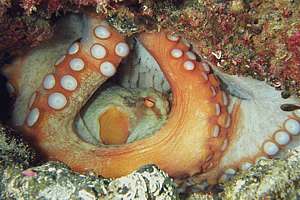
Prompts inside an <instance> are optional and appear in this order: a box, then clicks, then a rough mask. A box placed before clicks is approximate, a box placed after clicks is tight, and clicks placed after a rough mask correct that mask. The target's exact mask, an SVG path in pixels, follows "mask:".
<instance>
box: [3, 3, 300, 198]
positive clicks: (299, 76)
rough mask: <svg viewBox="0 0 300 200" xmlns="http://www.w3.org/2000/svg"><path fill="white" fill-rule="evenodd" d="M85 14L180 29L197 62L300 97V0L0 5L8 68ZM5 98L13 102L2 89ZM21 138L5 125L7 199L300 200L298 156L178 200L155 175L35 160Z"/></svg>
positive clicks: (125, 27) (168, 182)
mask: <svg viewBox="0 0 300 200" xmlns="http://www.w3.org/2000/svg"><path fill="white" fill-rule="evenodd" d="M80 9H94V10H95V12H98V13H101V14H104V15H106V18H107V20H108V21H109V23H110V24H111V25H113V26H114V27H116V28H117V29H118V30H119V31H120V32H121V33H123V34H125V35H132V34H134V33H138V32H142V31H145V30H147V31H151V30H156V29H160V28H162V27H164V28H167V29H168V28H169V29H170V28H172V29H171V30H172V31H174V32H177V33H180V34H182V35H184V36H185V37H186V38H189V39H190V40H191V41H194V42H193V44H195V47H194V48H195V49H198V53H199V54H201V55H202V56H204V57H205V58H206V59H208V60H209V61H211V62H212V63H214V64H215V65H216V66H218V67H219V69H220V70H222V71H224V72H226V73H230V74H238V75H243V76H252V77H253V78H256V79H259V80H265V81H266V82H268V83H269V84H271V85H272V86H274V87H276V88H278V89H283V90H284V92H283V96H288V95H290V94H297V93H298V94H299V89H300V68H299V64H300V59H299V58H300V57H299V54H300V52H299V51H300V50H299V45H300V32H299V25H300V20H299V19H300V18H299V15H300V1H258V0H257V1H242V0H232V1H216V0H207V1H201V0H198V1H196V0H187V1H183V0H181V1H180V0H173V1H171V0H169V1H150V0H141V1H133V0H132V1H131V0H128V1H117V0H116V1H94V0H86V1H76V0H75V1H73V0H70V1H59V0H50V1H41V0H33V1H32V0H30V1H28V0H23V1H10V0H0V16H1V18H0V56H1V62H0V63H1V64H3V63H7V62H9V61H10V60H11V59H12V58H13V57H14V56H16V55H20V54H21V53H22V51H24V50H26V49H28V48H31V47H33V46H37V45H38V44H40V43H41V42H42V41H45V40H47V39H49V38H51V36H52V33H53V32H52V31H53V27H55V22H56V20H57V19H59V18H61V17H63V16H64V14H65V13H67V12H78V11H79V10H80ZM0 94H1V96H0V99H1V102H7V100H8V98H5V96H7V93H6V92H5V91H4V89H3V87H2V89H1V91H0ZM7 97H8V96H7ZM2 105H5V106H2V108H1V109H2V110H1V112H2V113H1V116H2V115H3V116H4V117H2V118H3V119H5V116H6V114H5V113H6V112H7V106H6V103H2ZM3 121H4V120H3ZM15 135H16V134H15V133H14V131H13V130H11V129H10V128H7V127H6V126H4V125H1V132H0V152H1V154H0V170H1V172H0V174H1V175H0V179H1V183H0V199H179V198H181V199H183V198H188V199H264V198H267V199H297V198H299V197H298V196H299V183H298V182H299V181H298V180H299V174H300V168H299V166H300V165H299V162H300V150H299V151H298V150H297V149H296V150H294V151H291V152H290V153H289V154H288V156H287V157H286V158H285V159H280V160H261V161H259V162H258V163H257V164H256V165H255V166H254V167H252V168H251V169H250V170H249V171H248V172H244V173H242V174H239V175H237V176H235V177H234V178H233V179H232V180H231V181H228V182H226V183H224V184H223V185H218V186H214V187H211V188H208V189H207V192H206V193H204V192H203V193H199V192H193V191H189V192H186V193H184V194H179V191H178V190H177V188H176V183H175V182H174V181H173V180H172V179H171V178H169V177H168V175H167V174H166V173H164V172H162V171H161V170H159V169H158V168H157V167H155V166H152V165H151V166H145V167H142V168H141V169H139V170H137V171H135V172H133V173H132V174H130V175H128V176H125V177H122V178H119V179H114V180H112V179H104V178H101V177H97V176H95V175H94V174H93V173H89V174H86V175H82V174H78V173H75V172H72V171H71V170H70V169H69V168H68V167H67V166H65V165H64V164H62V163H57V162H48V163H43V162H41V161H36V159H35V157H36V155H35V152H34V150H32V149H31V148H30V147H28V146H27V145H25V144H23V142H22V140H21V139H20V138H16V137H15Z"/></svg>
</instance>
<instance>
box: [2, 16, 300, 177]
mask: <svg viewBox="0 0 300 200" xmlns="http://www.w3.org/2000/svg"><path fill="white" fill-rule="evenodd" d="M64 20H65V22H61V24H62V25H61V27H63V28H65V30H66V31H64V33H59V31H58V33H57V36H55V37H54V38H53V39H52V41H51V42H49V43H47V44H44V46H41V47H38V48H39V49H38V48H37V49H34V50H32V51H31V52H28V53H27V54H26V55H25V56H23V57H22V58H19V59H17V60H16V61H15V62H14V63H13V64H11V65H8V66H6V67H5V68H4V69H3V73H4V74H5V75H6V76H7V78H8V81H9V84H11V87H13V88H15V91H14V92H13V93H12V95H13V94H14V95H16V103H15V109H14V111H13V118H12V120H11V123H12V124H13V125H14V126H15V127H19V128H20V129H22V130H23V131H24V133H25V135H26V136H27V137H28V138H29V140H32V141H34V146H37V148H38V149H39V150H40V151H41V153H42V154H43V155H45V157H46V158H47V159H49V160H60V161H62V162H64V163H66V164H67V165H69V166H70V167H71V168H72V169H73V170H76V171H80V172H84V171H89V170H91V171H94V172H96V173H97V174H99V175H102V176H104V177H120V176H123V175H127V174H128V173H130V172H132V171H134V170H135V169H137V168H139V167H140V166H142V165H146V164H156V165H158V166H159V167H160V168H161V169H163V170H165V171H166V172H167V173H168V174H169V175H170V176H172V177H174V178H176V179H184V180H186V179H188V180H189V181H190V182H194V183H199V182H201V181H203V180H207V181H208V182H209V183H215V182H217V181H219V180H220V181H224V180H225V181H226V180H228V179H229V178H230V177H231V176H233V175H234V174H235V173H236V172H237V171H238V170H247V169H248V168H249V167H251V166H252V165H253V164H254V163H255V162H256V160H258V159H260V158H262V157H266V158H271V157H276V156H280V154H281V153H283V152H284V151H285V149H288V148H293V146H297V144H299V142H300V141H299V138H298V135H299V134H300V111H299V109H298V110H297V109H296V110H293V111H283V110H281V109H280V106H281V105H284V104H292V105H294V104H295V105H297V104H299V99H297V98H296V97H293V96H291V97H290V98H288V99H282V98H281V95H280V91H276V90H274V89H273V88H272V87H270V86H267V85H266V84H265V83H264V82H260V81H256V80H253V79H250V78H247V77H238V76H230V75H227V74H224V73H222V72H220V71H218V69H217V68H216V67H215V66H214V65H212V64H211V63H209V62H207V61H205V60H204V59H202V60H201V59H199V58H201V55H200V54H198V53H197V49H193V44H190V43H189V42H188V41H187V40H185V39H184V38H181V36H180V35H176V34H173V33H172V32H170V31H168V30H161V31H159V32H151V33H147V32H146V33H141V34H139V35H136V36H135V37H134V38H133V39H132V38H130V39H128V38H125V37H123V36H122V35H121V34H120V33H118V32H117V31H116V30H115V29H114V28H113V27H111V26H110V25H109V24H108V23H106V22H105V21H104V20H103V19H102V18H101V16H97V15H93V14H84V15H83V16H77V15H72V16H69V17H66V18H65V19H64ZM69 32H70V33H69ZM63 38H67V39H63ZM78 38H80V39H78ZM55 45H57V46H55ZM62 52H65V53H62ZM36 58H39V59H38V60H36V61H34V62H33V60H34V59H36ZM37 66H39V67H37ZM111 77H113V78H111ZM115 79H118V80H117V81H116V82H115ZM107 82H108V84H107ZM105 84H107V85H105ZM110 84H111V85H113V86H112V87H111V85H110ZM116 85H117V86H116ZM99 88H100V90H99Z"/></svg>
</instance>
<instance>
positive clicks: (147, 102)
mask: <svg viewBox="0 0 300 200" xmlns="http://www.w3.org/2000/svg"><path fill="white" fill-rule="evenodd" d="M144 105H145V106H146V107H147V108H152V107H153V106H155V100H154V99H153V98H151V97H145V98H144Z"/></svg>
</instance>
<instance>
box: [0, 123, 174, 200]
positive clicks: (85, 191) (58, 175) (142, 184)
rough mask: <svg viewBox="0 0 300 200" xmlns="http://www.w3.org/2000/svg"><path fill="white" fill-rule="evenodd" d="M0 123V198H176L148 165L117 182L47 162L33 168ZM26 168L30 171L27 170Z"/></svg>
mask: <svg viewBox="0 0 300 200" xmlns="http://www.w3.org/2000/svg"><path fill="white" fill-rule="evenodd" d="M13 135H16V133H15V132H14V131H13V130H11V129H9V128H6V127H5V126H3V125H2V124H0V152H1V154H0V174H1V175H0V199H25V200H31V199H36V198H43V199H99V198H100V199H101V198H104V199H122V198H127V199H137V200H138V199H170V200H172V199H177V197H178V196H177V195H178V194H177V192H176V190H175V184H174V183H173V181H172V179H171V178H169V177H168V176H167V175H166V174H165V173H164V172H163V171H161V170H159V169H158V168H157V167H155V166H153V165H148V166H144V167H142V168H140V169H139V170H137V171H135V172H133V173H131V174H129V175H128V176H124V177H122V178H120V179H115V180H112V179H104V178H101V177H97V176H95V175H93V173H92V172H90V174H87V175H83V174H78V173H75V172H72V171H71V170H70V169H69V168H68V167H67V166H66V165H64V164H62V163H58V162H48V163H45V164H43V165H41V166H36V167H34V166H33V160H34V158H35V153H34V152H33V151H32V150H31V149H30V148H29V147H28V145H25V144H24V143H22V140H21V139H19V140H16V139H14V137H13ZM29 167H30V168H29Z"/></svg>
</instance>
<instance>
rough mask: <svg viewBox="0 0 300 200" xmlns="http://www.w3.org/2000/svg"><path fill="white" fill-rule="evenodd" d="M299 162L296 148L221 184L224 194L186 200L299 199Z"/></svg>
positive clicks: (203, 195)
mask: <svg viewBox="0 0 300 200" xmlns="http://www.w3.org/2000/svg"><path fill="white" fill-rule="evenodd" d="M299 160H300V149H299V148H296V149H295V150H293V151H290V152H289V153H288V154H287V155H286V158H284V159H277V160H276V159H272V160H269V159H261V160H259V161H258V162H257V163H256V165H254V166H253V167H251V168H250V169H249V171H247V172H243V173H240V174H239V175H238V176H236V177H234V178H233V179H232V180H231V181H228V182H226V183H224V184H223V189H222V190H224V191H223V192H219V193H215V194H212V193H211V194H204V193H193V194H191V195H190V197H189V198H188V199H189V200H198V199H199V200H201V199H203V200H204V199H207V200H208V199H230V200H231V199H232V200H234V199H249V200H250V199H298V198H299V195H300V186H299V179H300V168H299Z"/></svg>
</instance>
